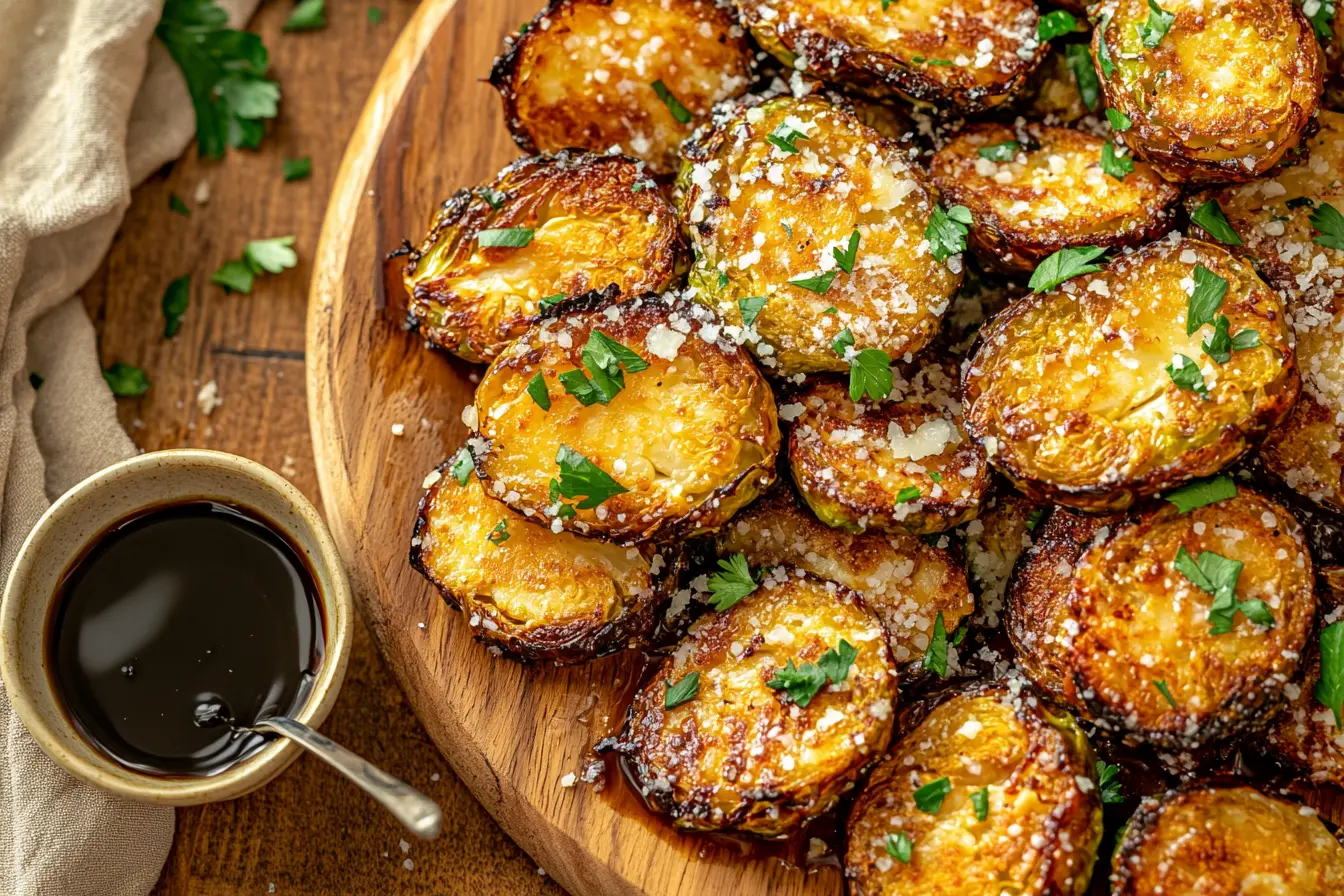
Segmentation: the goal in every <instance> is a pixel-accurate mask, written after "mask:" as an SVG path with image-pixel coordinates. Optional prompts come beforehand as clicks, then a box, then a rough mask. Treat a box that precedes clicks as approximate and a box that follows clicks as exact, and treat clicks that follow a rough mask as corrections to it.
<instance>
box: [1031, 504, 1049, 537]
mask: <svg viewBox="0 0 1344 896" xmlns="http://www.w3.org/2000/svg"><path fill="white" fill-rule="evenodd" d="M1044 516H1045V508H1044V507H1033V508H1031V513H1029V514H1027V531H1028V532H1035V531H1036V527H1037V526H1039V525H1040V524H1041V519H1042V518H1043V517H1044Z"/></svg>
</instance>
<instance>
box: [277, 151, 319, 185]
mask: <svg viewBox="0 0 1344 896" xmlns="http://www.w3.org/2000/svg"><path fill="white" fill-rule="evenodd" d="M281 172H282V173H283V175H284V178H285V183H289V182H290V181H295V180H303V179H304V178H306V177H307V176H308V175H310V174H312V173H313V159H312V156H300V157H299V158H297V159H285V161H284V163H283V164H282V165H281Z"/></svg>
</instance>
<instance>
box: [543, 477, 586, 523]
mask: <svg viewBox="0 0 1344 896" xmlns="http://www.w3.org/2000/svg"><path fill="white" fill-rule="evenodd" d="M547 485H548V487H549V489H550V493H549V495H548V496H547V500H548V501H550V502H551V506H553V507H554V508H555V515H556V516H557V517H559V518H560V519H562V520H572V519H574V517H576V516H578V514H579V512H578V511H577V510H575V509H574V505H573V504H566V503H565V502H564V501H561V500H560V483H559V482H557V481H556V480H554V479H552V480H551V481H550V482H549V483H547Z"/></svg>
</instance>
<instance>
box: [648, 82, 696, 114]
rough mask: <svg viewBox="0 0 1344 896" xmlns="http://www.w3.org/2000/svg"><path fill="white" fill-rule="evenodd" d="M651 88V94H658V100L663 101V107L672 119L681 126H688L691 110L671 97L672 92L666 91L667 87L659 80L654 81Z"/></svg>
mask: <svg viewBox="0 0 1344 896" xmlns="http://www.w3.org/2000/svg"><path fill="white" fill-rule="evenodd" d="M652 86H653V92H654V93H656V94H658V99H660V100H662V101H663V105H664V106H666V107H667V111H669V112H671V113H672V117H673V118H675V119H676V120H677V121H679V122H681V123H682V124H690V122H691V110H690V109H687V108H686V107H685V106H683V105H682V104H681V101H680V100H678V99H677V98H676V97H675V96H673V95H672V91H670V90H668V89H667V85H666V84H664V83H663V82H662V81H661V80H659V81H654V82H653V85H652Z"/></svg>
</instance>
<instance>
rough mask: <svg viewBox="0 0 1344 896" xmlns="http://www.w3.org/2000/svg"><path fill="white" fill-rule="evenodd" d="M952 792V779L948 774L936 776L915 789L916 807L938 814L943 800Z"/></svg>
mask: <svg viewBox="0 0 1344 896" xmlns="http://www.w3.org/2000/svg"><path fill="white" fill-rule="evenodd" d="M951 792H952V781H951V779H949V778H948V777H947V776H946V775H944V776H943V777H941V778H935V779H933V780H932V781H930V782H929V783H927V784H925V785H924V786H923V787H921V788H919V789H918V790H916V791H915V808H917V809H919V811H921V812H924V813H925V814H928V815H937V814H938V812H939V810H941V809H942V808H943V800H944V799H946V798H947V795H948V794H949V793H951Z"/></svg>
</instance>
